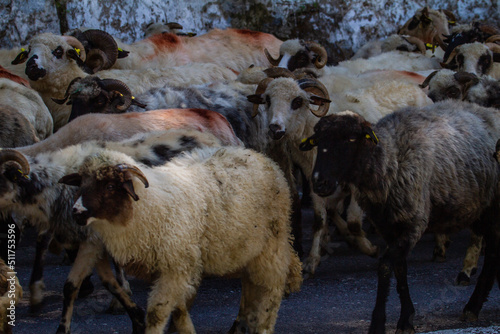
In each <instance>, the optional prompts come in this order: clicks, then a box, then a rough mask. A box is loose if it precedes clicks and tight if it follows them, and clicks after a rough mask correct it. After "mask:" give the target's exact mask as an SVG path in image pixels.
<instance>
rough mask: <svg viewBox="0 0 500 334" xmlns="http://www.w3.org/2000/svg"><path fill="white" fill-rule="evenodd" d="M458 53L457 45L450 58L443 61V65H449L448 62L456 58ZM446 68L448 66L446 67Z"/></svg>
mask: <svg viewBox="0 0 500 334" xmlns="http://www.w3.org/2000/svg"><path fill="white" fill-rule="evenodd" d="M457 53H458V46H457V47H455V48H454V49H453V50H452V51H451V53H450V55H449V56H448V59H446V61H445V62H443V63H441V66H443V64H445V65H448V64H449V63H450V62H451V61H452V60H453V58H455V56H456V55H457ZM443 67H445V66H443ZM445 68H446V67H445Z"/></svg>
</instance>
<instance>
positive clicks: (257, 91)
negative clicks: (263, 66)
mask: <svg viewBox="0 0 500 334" xmlns="http://www.w3.org/2000/svg"><path fill="white" fill-rule="evenodd" d="M273 80H274V79H273V78H265V79H264V80H262V81H261V82H259V84H258V85H257V88H256V89H255V94H256V95H261V94H264V93H265V92H266V89H267V85H269V83H270V82H271V81H273ZM258 113H259V105H258V104H256V103H254V105H253V112H252V118H253V117H255V116H257V114H258Z"/></svg>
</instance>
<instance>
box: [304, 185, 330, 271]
mask: <svg viewBox="0 0 500 334" xmlns="http://www.w3.org/2000/svg"><path fill="white" fill-rule="evenodd" d="M311 198H312V202H313V207H314V222H313V238H312V244H311V250H310V251H309V255H308V257H307V259H306V260H305V261H304V263H303V267H302V268H303V271H304V274H305V276H306V277H307V276H308V275H314V272H315V271H316V268H317V267H318V265H319V262H320V261H321V244H322V243H323V244H325V243H326V244H328V242H329V231H328V224H327V220H326V208H325V202H324V199H322V198H320V197H319V196H317V195H316V194H311Z"/></svg>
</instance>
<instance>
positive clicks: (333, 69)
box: [268, 39, 441, 77]
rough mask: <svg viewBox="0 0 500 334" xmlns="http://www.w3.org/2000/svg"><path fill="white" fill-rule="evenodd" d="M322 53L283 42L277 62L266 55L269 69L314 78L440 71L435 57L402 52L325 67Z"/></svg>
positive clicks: (306, 44)
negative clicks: (311, 73) (313, 74)
mask: <svg viewBox="0 0 500 334" xmlns="http://www.w3.org/2000/svg"><path fill="white" fill-rule="evenodd" d="M326 57H327V54H326V50H325V49H324V48H323V47H322V46H321V45H319V44H317V43H311V42H305V41H302V40H299V39H291V40H287V41H285V42H283V44H282V45H281V47H280V57H278V58H277V59H274V58H272V57H271V56H270V55H268V58H269V61H270V62H271V64H273V66H279V67H283V68H287V69H289V70H291V71H295V70H297V69H299V68H307V69H310V70H313V71H314V72H316V76H317V77H323V76H335V75H347V74H348V75H351V76H355V75H358V74H361V73H364V72H369V71H374V70H400V71H412V72H415V71H428V70H431V69H439V68H441V65H440V60H439V59H438V58H437V57H427V56H425V55H423V54H421V53H414V52H406V51H398V50H393V51H388V52H385V53H382V54H379V55H377V56H374V57H371V58H369V59H362V58H358V59H352V60H344V61H341V62H339V64H338V65H336V66H325V65H326V63H327V59H326Z"/></svg>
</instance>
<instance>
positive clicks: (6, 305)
mask: <svg viewBox="0 0 500 334" xmlns="http://www.w3.org/2000/svg"><path fill="white" fill-rule="evenodd" d="M12 228H13V227H12ZM12 268H13V265H12V266H8V265H7V264H6V263H5V261H4V260H3V259H0V332H1V333H4V334H12V327H13V326H12V323H13V321H12V320H11V319H12V315H13V314H14V315H15V307H16V305H17V304H18V303H19V302H20V301H21V299H22V298H23V288H22V286H21V284H19V279H18V278H17V276H16V273H15V272H14V270H13V269H12ZM12 310H13V312H12Z"/></svg>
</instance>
